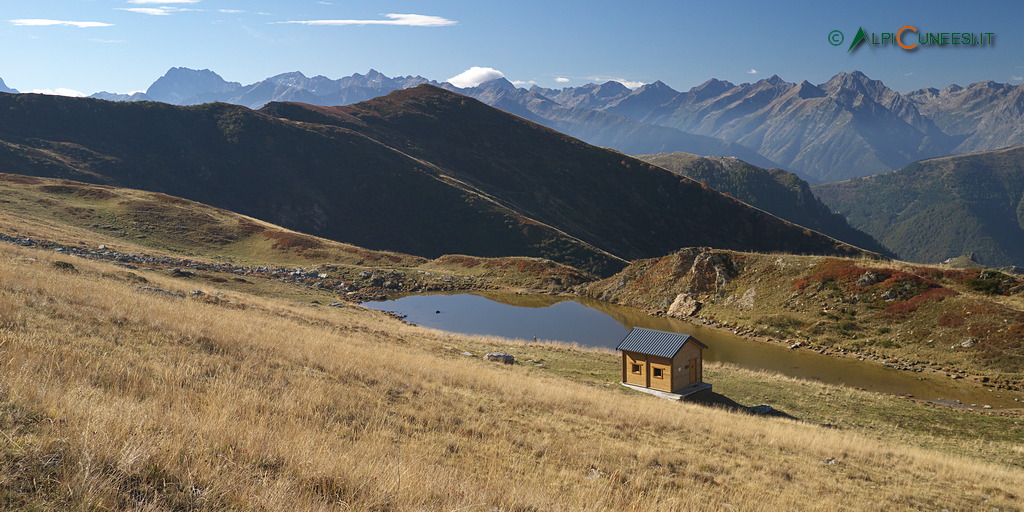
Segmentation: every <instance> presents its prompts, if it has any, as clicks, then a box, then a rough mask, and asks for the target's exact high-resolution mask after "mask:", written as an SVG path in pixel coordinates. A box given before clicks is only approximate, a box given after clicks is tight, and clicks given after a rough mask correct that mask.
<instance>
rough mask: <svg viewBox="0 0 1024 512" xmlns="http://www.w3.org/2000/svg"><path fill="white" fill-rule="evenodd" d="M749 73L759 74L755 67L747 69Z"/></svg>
mask: <svg viewBox="0 0 1024 512" xmlns="http://www.w3.org/2000/svg"><path fill="white" fill-rule="evenodd" d="M747 74H748V75H756V74H757V70H756V69H754V68H750V70H748V71H747Z"/></svg>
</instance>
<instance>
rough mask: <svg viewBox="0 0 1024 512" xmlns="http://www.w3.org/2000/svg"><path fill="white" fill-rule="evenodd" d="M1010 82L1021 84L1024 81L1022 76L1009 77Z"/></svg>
mask: <svg viewBox="0 0 1024 512" xmlns="http://www.w3.org/2000/svg"><path fill="white" fill-rule="evenodd" d="M1010 80H1013V81H1014V82H1021V81H1024V76H1017V75H1014V76H1011V77H1010Z"/></svg>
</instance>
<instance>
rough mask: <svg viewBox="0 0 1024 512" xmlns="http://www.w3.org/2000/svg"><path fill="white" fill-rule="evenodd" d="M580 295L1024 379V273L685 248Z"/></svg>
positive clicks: (911, 362) (920, 364) (909, 363)
mask: <svg viewBox="0 0 1024 512" xmlns="http://www.w3.org/2000/svg"><path fill="white" fill-rule="evenodd" d="M582 293H583V294H585V295H589V296H593V297H595V298H599V299H602V300H606V301H610V302H617V303H621V304H626V305H631V306H636V307H640V308H642V309H645V310H647V311H650V312H654V313H660V314H668V315H670V316H677V317H680V318H688V317H691V316H693V317H695V318H696V319H702V320H704V321H706V322H715V323H717V324H721V325H726V326H730V327H732V328H734V329H738V330H741V331H744V332H746V333H748V334H752V335H760V336H766V337H769V338H773V339H776V340H788V342H790V343H794V342H799V343H801V344H802V345H803V346H805V347H809V348H812V349H814V350H820V351H824V352H831V353H837V354H842V353H843V352H846V351H851V352H856V353H860V354H869V355H872V356H874V357H876V358H877V359H879V360H883V361H884V360H887V359H890V358H894V357H895V358H899V361H896V360H893V361H888V362H889V363H890V364H893V365H897V366H901V367H906V368H909V369H933V370H940V371H947V372H950V373H951V375H953V376H954V377H955V376H956V372H952V370H951V368H952V369H957V370H961V371H963V370H966V371H969V372H971V373H974V374H976V375H977V374H980V375H985V376H989V377H994V378H993V382H994V383H998V384H1002V385H1006V386H1009V387H1014V388H1017V387H1020V386H1021V384H1022V383H1024V279H1021V278H1020V277H1015V276H1013V275H1007V274H1002V273H999V272H995V271H984V270H979V269H951V268H943V267H934V266H922V265H911V264H906V263H901V262H885V261H878V260H868V259H849V258H828V257H815V256H793V255H778V254H776V255H769V254H755V253H738V252H731V251H720V250H712V249H706V248H705V249H684V250H681V251H679V252H676V253H674V254H671V255H668V256H665V257H663V258H657V259H650V260H641V261H637V262H634V263H633V264H632V265H631V266H630V267H628V268H626V269H625V270H623V271H622V272H621V273H620V274H619V275H617V276H613V277H611V278H608V279H605V280H603V281H599V282H596V283H593V284H590V285H587V286H586V287H585V289H584V290H583V291H582ZM986 382H989V381H988V380H986Z"/></svg>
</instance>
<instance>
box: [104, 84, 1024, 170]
mask: <svg viewBox="0 0 1024 512" xmlns="http://www.w3.org/2000/svg"><path fill="white" fill-rule="evenodd" d="M424 83H427V84H431V85H436V86H439V87H443V88H445V89H448V90H452V91H455V92H459V93H461V94H465V95H467V96H471V97H474V98H477V99H479V100H481V101H483V102H484V103H487V104H489V105H492V106H495V107H498V108H501V109H503V110H505V111H507V112H510V113H513V114H516V115H518V116H521V117H524V118H526V119H529V120H531V121H535V122H538V123H541V124H544V125H545V126H548V127H550V128H554V129H556V130H559V131H561V132H564V133H567V134H569V135H572V136H574V137H577V138H579V139H581V140H584V141H586V142H589V143H591V144H595V145H600V146H606V147H610V148H613V149H617V150H619V151H622V152H625V153H628V154H641V153H660V152H674V151H684V152H688V153H694V154H699V155H705V156H734V157H737V158H740V159H742V160H744V161H747V162H749V163H752V164H754V165H757V166H759V167H763V168H774V167H781V168H784V169H786V170H789V171H791V172H794V173H797V174H798V175H800V176H801V177H802V178H804V179H806V180H808V181H811V182H812V183H821V182H830V181H839V180H843V179H848V178H852V177H858V176H867V175H871V174H877V173H880V172H886V171H889V170H892V169H898V168H900V167H903V166H905V165H907V164H909V163H910V162H913V161H916V160H921V159H925V158H931V157H938V156H945V155H953V154H960V153H966V152H975V151H986V150H993V149H1000V148H1004V147H1010V146H1016V145H1021V144H1024V122H1022V116H1024V84H1022V85H1017V86H1013V85H1007V84H999V83H995V82H980V83H975V84H971V85H970V86H968V87H960V86H956V85H951V86H949V87H946V88H945V89H942V90H938V89H921V90H918V91H913V92H910V93H907V94H901V93H898V92H896V91H893V90H892V89H889V88H888V87H886V86H885V85H884V84H883V83H882V82H880V81H877V80H872V79H870V78H868V77H867V76H865V75H864V74H863V73H860V72H858V71H853V72H850V73H839V74H837V75H836V76H834V77H832V78H831V79H830V80H828V81H827V82H824V83H821V84H817V85H815V84H811V83H809V82H807V81H803V82H800V83H791V82H786V81H784V80H782V79H781V78H779V77H778V76H772V77H770V78H766V79H763V80H759V81H757V82H754V83H745V84H739V85H735V84H732V83H729V82H726V81H722V80H717V79H711V80H708V81H707V82H705V83H703V84H701V85H699V86H697V87H694V88H692V89H690V90H689V91H686V92H679V91H675V90H673V89H672V88H671V87H669V86H667V85H665V84H664V83H662V82H654V83H651V84H647V85H644V86H642V87H640V88H637V89H635V90H631V89H629V88H627V87H625V86H623V85H622V84H620V83H618V82H606V83H603V84H587V85H584V86H581V87H569V88H564V89H547V88H542V87H538V86H533V87H531V88H530V89H524V88H519V87H516V86H514V85H513V84H512V83H511V82H509V81H507V80H505V79H503V78H502V79H497V80H493V81H491V82H486V83H483V84H480V85H479V86H477V87H472V88H466V89H460V88H457V87H455V86H453V85H451V84H448V83H438V82H435V81H432V80H429V79H426V78H424V77H421V76H406V77H396V78H390V77H387V76H385V75H383V74H381V73H379V72H377V71H374V70H370V71H369V72H368V73H367V74H365V75H362V74H354V75H352V76H349V77H344V78H341V79H337V80H332V79H329V78H327V77H323V76H316V77H312V78H309V77H306V76H305V75H303V74H302V73H298V72H294V73H285V74H281V75H277V76H274V77H270V78H267V79H266V80H262V81H259V82H256V83H254V84H249V85H242V84H239V83H237V82H228V81H225V80H224V79H222V78H221V77H220V76H218V75H217V74H216V73H214V72H212V71H209V70H202V71H196V70H192V69H187V68H173V69H171V70H170V71H168V72H167V74H166V75H165V76H163V77H161V78H160V79H158V80H157V81H156V82H154V83H153V85H152V86H151V87H150V88H149V89H148V90H147V91H146V92H145V93H136V94H133V95H124V94H113V93H106V92H103V93H97V94H95V95H93V96H94V97H96V98H101V99H107V100H120V101H124V100H129V101H139V100H153V101H162V102H166V103H172V104H176V105H191V104H199V103H206V102H212V101H222V102H225V103H234V104H238V105H244V106H247V107H250V108H261V107H262V106H263V105H265V104H267V103H269V102H271V101H297V102H302V103H309V104H314V105H346V104H352V103H356V102H360V101H366V100H369V99H371V98H375V97H378V96H383V95H385V94H388V93H390V92H393V91H395V90H399V89H405V88H409V87H415V86H418V85H421V84H424Z"/></svg>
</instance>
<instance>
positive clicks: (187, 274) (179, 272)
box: [171, 268, 196, 278]
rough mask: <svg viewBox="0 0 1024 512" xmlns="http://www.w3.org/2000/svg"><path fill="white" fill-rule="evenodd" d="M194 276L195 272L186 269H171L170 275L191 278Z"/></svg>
mask: <svg viewBox="0 0 1024 512" xmlns="http://www.w3.org/2000/svg"><path fill="white" fill-rule="evenodd" d="M195 276H196V274H195V272H189V271H188V270H182V269H180V268H176V269H174V270H172V271H171V277H182V278H193V277H195Z"/></svg>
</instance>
